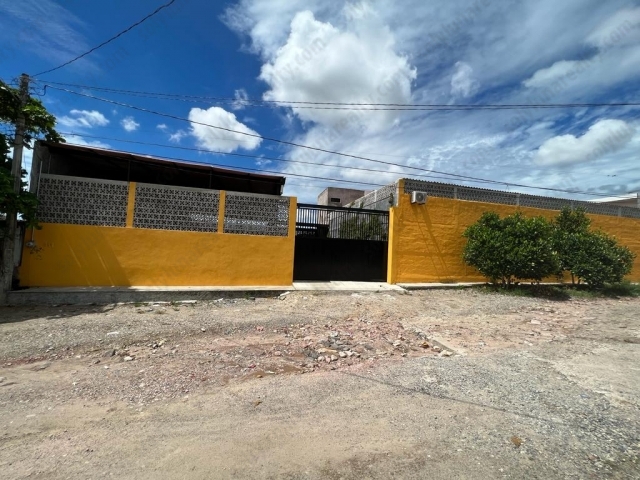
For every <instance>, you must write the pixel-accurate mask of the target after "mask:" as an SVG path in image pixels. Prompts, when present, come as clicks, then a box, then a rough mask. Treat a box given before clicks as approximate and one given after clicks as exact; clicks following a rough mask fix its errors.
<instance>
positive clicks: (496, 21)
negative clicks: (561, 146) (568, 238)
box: [225, 0, 640, 201]
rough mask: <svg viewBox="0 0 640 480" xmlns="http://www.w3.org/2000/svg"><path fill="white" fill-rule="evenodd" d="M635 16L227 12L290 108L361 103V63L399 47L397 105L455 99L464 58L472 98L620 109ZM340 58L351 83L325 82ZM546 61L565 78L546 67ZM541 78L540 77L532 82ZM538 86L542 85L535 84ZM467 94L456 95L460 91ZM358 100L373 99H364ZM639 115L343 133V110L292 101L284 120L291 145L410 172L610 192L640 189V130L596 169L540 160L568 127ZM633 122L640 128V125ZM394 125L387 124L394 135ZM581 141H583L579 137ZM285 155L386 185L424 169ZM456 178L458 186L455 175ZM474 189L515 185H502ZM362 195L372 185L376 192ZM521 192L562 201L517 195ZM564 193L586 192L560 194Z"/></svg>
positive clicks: (544, 11)
mask: <svg viewBox="0 0 640 480" xmlns="http://www.w3.org/2000/svg"><path fill="white" fill-rule="evenodd" d="M630 10H632V9H629V2H628V0H607V1H606V2H603V1H602V0H565V1H562V2H558V1H557V0H522V1H519V2H510V3H509V5H508V8H505V2H504V1H495V2H488V1H486V0H473V1H471V2H469V1H468V0H433V1H431V2H425V1H424V0H403V1H402V2H389V1H388V0H368V1H366V2H362V1H352V2H350V3H348V4H347V6H346V7H345V3H344V2H335V0H237V1H236V2H235V6H234V7H232V8H231V9H230V10H228V11H227V15H226V16H225V22H226V23H227V25H228V26H230V27H231V28H232V29H233V30H235V31H236V32H238V33H239V34H240V36H241V38H242V39H243V40H244V42H245V45H248V46H249V49H250V52H252V53H254V54H255V55H256V56H257V58H258V59H260V60H261V61H262V63H263V73H264V72H265V70H264V69H265V68H267V66H271V67H270V68H274V67H275V68H276V71H274V72H271V73H272V74H273V78H276V77H275V73H280V77H282V78H284V79H285V80H286V81H284V82H281V83H280V85H276V83H277V82H274V81H271V83H267V84H266V85H267V90H268V94H275V93H278V94H280V89H281V90H282V91H283V92H286V94H287V97H286V98H285V97H275V95H274V98H276V99H280V100H302V101H305V100H308V99H309V100H311V101H329V102H334V101H337V102H340V101H342V102H351V101H352V100H351V98H353V97H354V95H345V94H344V91H345V90H347V89H348V88H349V86H350V85H351V83H350V82H352V81H353V79H354V78H356V79H357V78H359V77H358V75H357V73H358V72H355V75H354V74H353V70H354V69H355V68H356V67H357V68H359V69H362V71H363V72H366V75H369V74H370V72H371V71H372V69H373V68H380V69H384V68H386V65H387V64H388V62H387V61H386V60H387V58H388V57H391V58H393V57H392V55H391V54H387V53H388V52H389V51H390V52H391V53H392V54H393V55H395V57H397V58H403V59H405V61H406V65H408V66H409V67H408V68H409V69H411V70H412V71H415V72H416V74H417V75H416V77H415V78H412V79H411V80H410V81H409V82H407V83H408V84H409V88H408V89H407V91H408V94H407V95H400V98H401V101H400V102H397V103H404V102H406V101H407V99H408V100H410V101H411V103H437V104H447V103H450V102H451V101H452V75H453V74H454V72H455V71H456V69H457V68H458V67H455V65H454V64H455V61H456V60H460V59H463V60H465V61H467V62H468V63H469V64H470V66H471V67H472V68H473V76H472V78H473V80H474V81H475V82H477V84H476V87H477V91H475V94H476V95H477V97H478V98H482V99H483V101H486V102H487V103H573V102H580V103H591V102H624V101H629V100H631V99H632V98H633V92H634V89H633V86H634V84H633V82H634V81H635V79H637V78H638V76H639V75H640V41H637V40H636V37H635V34H636V33H635V32H636V30H629V31H627V32H626V33H625V32H622V33H623V37H620V34H618V37H620V38H618V37H616V36H615V32H616V30H618V26H619V25H621V22H622V25H624V18H625V17H627V18H628V17H629V15H628V13H625V12H628V11H630ZM306 11H309V12H312V13H313V17H312V18H309V17H307V23H306V24H305V28H298V29H297V30H296V28H294V27H295V25H293V26H292V23H293V22H294V20H295V19H296V16H298V15H300V14H301V13H304V12H306ZM408 12H410V14H408ZM620 12H622V13H620ZM307 15H308V14H307ZM567 19H571V21H570V22H568V21H567ZM619 19H623V20H619ZM372 26H373V27H372ZM307 27H308V28H307ZM300 30H302V31H304V32H305V33H306V38H304V36H303V35H298V37H296V35H295V34H296V32H299V31H300ZM317 32H320V33H322V34H323V35H326V36H323V37H321V38H322V39H323V40H324V39H325V38H326V39H327V40H328V41H327V42H326V46H325V47H324V48H322V49H318V52H317V54H315V56H313V55H312V57H313V58H310V59H309V61H308V62H307V61H306V60H304V56H303V57H301V58H302V59H303V61H302V62H301V64H300V66H299V68H298V67H297V65H298V64H297V63H296V60H297V58H296V52H298V53H302V54H304V46H308V45H309V44H310V43H311V42H312V41H313V40H314V38H315V37H314V36H313V35H315V34H316V33H317ZM367 33H369V35H367ZM371 36H375V37H376V38H370V37H371ZM299 37H300V38H299ZM384 38H387V39H391V40H392V47H391V48H388V49H386V50H385V48H386V47H385V45H386V44H385V43H384V42H383V39H384ZM334 39H335V41H336V42H337V40H338V39H339V40H340V41H343V42H344V44H345V45H346V46H347V47H349V48H345V49H344V51H341V50H340V49H339V48H335V47H334V45H333V41H334ZM359 44H364V45H363V46H362V50H363V51H364V52H368V51H369V49H371V48H377V50H380V51H381V52H383V53H384V54H383V55H382V56H381V59H380V60H378V58H377V55H376V56H370V55H358V54H354V51H357V50H356V49H355V46H356V45H359ZM320 46H322V45H320ZM376 54H377V51H376ZM307 57H309V53H307ZM286 58H289V59H291V58H293V64H292V65H289V66H287V63H286V62H283V60H285V59H286ZM319 59H322V60H323V61H320V60H319ZM562 62H576V63H570V64H569V65H567V64H565V63H562ZM582 62H583V63H582ZM334 63H335V64H337V65H339V66H340V67H341V68H340V69H338V71H339V72H342V71H344V72H345V74H344V76H342V75H341V76H340V77H339V78H337V79H336V78H335V75H333V76H332V75H329V73H332V72H335V71H336V69H334V66H335V65H334ZM550 67H553V70H555V71H549V72H545V71H544V70H545V69H549V68H550ZM538 71H540V73H539V74H537V75H536V72H538ZM288 72H292V73H293V75H290V77H292V80H291V81H289V79H288V77H287V76H286V73H288ZM267 73H269V72H267ZM336 75H337V74H336ZM545 75H546V78H545ZM280 77H277V78H280ZM342 77H344V78H342ZM532 77H535V80H532V81H531V83H530V85H525V84H524V82H526V81H527V80H530V79H532ZM314 79H315V80H317V83H316V84H314ZM535 83H538V85H539V87H535V88H534V84H535ZM356 84H357V85H358V89H359V91H358V95H355V97H359V96H365V97H366V96H367V95H368V94H369V93H370V91H371V89H370V88H368V84H367V82H356ZM281 85H282V86H281ZM462 85H464V83H462ZM325 86H326V88H325ZM276 87H278V88H276ZM285 87H286V88H285ZM374 91H375V89H374ZM465 91H466V90H465V88H461V89H460V92H461V93H464V92H465ZM471 91H472V92H473V91H474V90H473V89H471ZM362 92H366V93H365V94H362V95H360V94H361V93H362ZM296 97H297V98H296ZM390 97H392V96H391V95H390ZM460 98H461V97H460ZM385 100H386V98H385V97H384V96H381V97H380V99H379V100H378V101H377V102H376V103H396V102H387V101H385ZM633 112H634V111H632V110H628V109H621V108H616V109H606V108H604V109H553V110H541V109H539V110H517V111H473V112H424V111H423V112H402V114H401V115H400V114H398V113H389V112H362V111H360V112H358V111H353V112H346V113H348V114H350V116H348V117H347V123H346V128H341V127H344V124H342V123H341V116H342V115H343V114H344V113H345V112H335V111H324V112H323V111H322V110H315V111H314V110H309V111H306V112H304V111H303V110H302V109H292V108H291V107H288V108H287V109H286V110H285V111H284V112H281V115H280V117H279V118H280V120H281V123H280V124H278V125H277V127H278V128H284V129H286V130H287V133H288V135H286V136H287V138H291V139H293V140H294V141H296V142H298V143H303V144H306V145H311V146H315V147H318V148H324V149H328V150H336V151H342V152H348V153H355V154H358V155H362V156H365V157H370V158H374V159H380V160H384V161H389V162H393V163H397V164H400V165H411V166H418V167H421V168H425V169H435V170H439V171H446V172H451V173H455V174H459V175H471V176H474V177H482V178H487V179H493V180H496V181H500V182H513V183H521V184H522V183H526V184H530V185H535V186H542V187H552V188H566V189H577V190H588V189H600V191H601V192H603V193H609V192H614V191H623V190H630V189H633V188H634V187H635V188H638V185H640V174H639V173H638V169H637V151H640V135H635V136H634V137H633V139H632V140H631V141H630V142H628V143H626V144H624V146H623V147H622V148H620V149H618V150H615V151H613V150H611V147H609V153H605V154H602V155H600V157H599V158H598V159H597V160H594V161H583V162H577V163H565V164H560V165H559V166H557V167H556V166H554V167H551V166H549V165H543V164H538V163H536V161H535V160H536V158H537V154H538V150H539V148H540V146H541V145H542V144H544V143H545V142H546V141H547V140H548V139H550V138H553V137H554V136H558V135H559V132H558V131H557V129H558V125H563V127H564V128H565V129H567V128H569V129H570V132H572V133H573V132H585V131H587V130H588V129H589V127H590V126H593V125H595V124H597V123H598V122H599V121H601V120H607V119H610V118H630V115H631V114H632V113H633ZM323 113H326V114H327V116H323V115H322V114H323ZM387 115H388V116H387ZM299 120H302V122H300V121H299ZM627 122H628V124H629V125H631V126H633V127H634V128H635V129H636V130H640V122H635V123H633V122H631V121H627ZM389 125H390V126H391V128H386V126H389ZM605 125H606V124H605ZM563 133H564V132H563ZM280 136H285V135H280ZM575 136H576V137H577V139H578V140H580V139H581V138H582V136H581V135H578V134H576V135H575ZM284 155H285V156H286V157H287V158H291V159H300V160H304V161H310V162H314V163H317V164H319V165H299V164H288V165H287V166H286V168H285V173H286V172H291V173H299V174H305V175H318V176H325V177H333V178H338V179H345V180H356V181H365V182H370V183H390V182H392V181H394V180H395V179H397V178H398V177H400V176H411V175H412V174H417V173H420V172H419V171H415V170H410V169H402V168H400V167H397V166H391V165H385V164H376V163H372V162H367V161H364V160H357V159H354V158H344V157H337V156H335V155H328V154H323V153H320V152H313V151H309V150H305V149H301V148H295V147H292V148H291V149H289V150H288V151H285V152H284ZM594 158H595V157H594ZM280 166H283V165H280ZM344 166H355V167H366V168H375V169H381V170H385V169H386V170H387V172H388V173H386V172H383V173H377V172H376V173H373V172H365V171H360V172H358V171H353V170H347V169H345V168H344ZM556 170H562V172H560V173H558V172H556ZM601 172H606V175H611V177H608V176H606V177H605V175H601V174H600V173H601ZM423 173H426V172H423ZM434 175H437V174H434ZM613 175H617V176H613ZM438 180H439V181H447V180H444V179H438ZM449 181H453V182H461V181H462V180H461V179H459V178H458V179H455V178H451V179H450V180H449ZM296 182H298V183H306V182H305V181H304V180H301V179H296V180H294V183H296ZM320 183H322V182H320ZM344 186H350V184H346V183H345V184H344ZM477 186H484V187H490V188H507V187H506V186H505V185H504V184H502V185H494V186H491V185H487V184H477ZM362 187H363V188H367V189H368V188H375V186H373V185H371V186H364V185H363V186H362ZM516 190H522V191H525V192H527V193H536V194H547V195H551V194H552V193H551V192H544V191H540V190H534V189H529V190H527V189H524V188H521V187H517V188H516ZM287 193H288V194H297V195H298V196H299V197H300V198H301V201H314V200H315V196H316V195H317V194H318V193H319V192H315V191H311V192H310V191H309V189H308V188H304V189H296V188H288V189H287ZM555 195H565V196H570V197H574V198H575V197H576V195H573V194H569V193H567V194H562V193H560V192H558V193H555ZM578 198H588V197H578Z"/></svg>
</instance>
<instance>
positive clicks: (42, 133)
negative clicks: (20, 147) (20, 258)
mask: <svg viewBox="0 0 640 480" xmlns="http://www.w3.org/2000/svg"><path fill="white" fill-rule="evenodd" d="M23 111H24V114H25V135H24V146H25V147H26V148H31V145H32V143H33V141H34V140H37V139H45V140H48V141H52V142H64V139H63V138H62V137H61V136H60V135H59V134H58V132H56V130H55V124H56V119H55V117H54V116H53V115H51V114H50V113H49V112H47V110H46V109H45V107H44V105H42V102H40V100H38V99H34V98H31V99H29V101H28V103H27V105H26V106H25V108H24V110H23ZM19 112H20V97H19V91H18V90H16V89H15V88H11V87H10V86H8V85H7V84H5V83H4V82H2V81H0V124H1V125H2V127H3V129H4V131H3V132H0V214H6V213H9V212H17V213H19V214H20V215H21V216H22V218H23V219H24V220H25V221H26V222H27V224H28V225H29V226H35V225H36V224H37V220H36V209H37V206H38V200H37V199H36V197H35V195H33V194H31V193H29V192H27V191H26V190H25V186H26V183H25V182H24V181H21V183H22V189H21V192H20V193H19V194H16V193H15V192H14V191H13V177H12V175H11V163H12V159H11V156H10V152H11V149H12V147H13V138H12V136H10V135H8V134H7V133H5V132H6V128H7V127H12V126H13V125H14V124H15V123H16V121H17V119H18V114H19ZM21 173H22V177H23V178H24V176H25V175H26V173H27V172H26V171H25V170H22V172H21Z"/></svg>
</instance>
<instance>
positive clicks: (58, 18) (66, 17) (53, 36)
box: [0, 0, 98, 73]
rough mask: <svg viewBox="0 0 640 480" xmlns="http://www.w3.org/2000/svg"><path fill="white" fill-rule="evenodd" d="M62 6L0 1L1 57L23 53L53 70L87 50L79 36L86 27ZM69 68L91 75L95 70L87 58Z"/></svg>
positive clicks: (38, 0) (49, 1) (35, 0)
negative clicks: (40, 59) (43, 62)
mask: <svg viewBox="0 0 640 480" xmlns="http://www.w3.org/2000/svg"><path fill="white" fill-rule="evenodd" d="M63 5H64V3H63V2H55V1H53V0H22V1H20V2H0V41H2V43H3V54H4V55H5V58H7V57H9V56H19V55H21V54H24V53H25V50H26V51H27V52H30V53H32V54H34V55H37V56H38V57H40V58H42V59H44V60H46V64H44V66H48V67H53V66H54V65H55V64H60V63H62V62H66V61H67V60H69V58H73V57H75V56H77V55H78V54H79V53H80V52H83V51H87V50H88V49H89V48H91V46H92V45H89V44H88V43H87V42H86V40H85V38H84V36H83V35H82V34H81V33H79V32H80V31H83V30H86V29H87V25H86V24H85V23H84V22H83V21H82V20H80V18H79V17H78V16H76V15H74V14H73V13H72V12H71V11H69V10H68V9H66V8H64V6H63ZM42 66H43V65H42V64H41V65H40V67H42ZM70 67H71V68H75V69H76V71H77V70H78V69H79V68H82V69H86V70H88V71H89V72H92V73H93V72H95V71H97V70H98V67H97V66H96V65H95V64H94V63H93V62H92V60H90V59H88V58H82V59H80V60H79V61H77V62H74V64H72V65H70ZM42 69H43V70H44V68H42Z"/></svg>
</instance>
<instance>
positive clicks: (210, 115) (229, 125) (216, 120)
mask: <svg viewBox="0 0 640 480" xmlns="http://www.w3.org/2000/svg"><path fill="white" fill-rule="evenodd" d="M189 120H190V121H191V122H192V123H191V135H193V136H194V137H195V138H196V140H197V144H198V146H200V147H202V148H206V149H210V150H218V151H222V152H225V153H229V152H233V151H234V150H237V149H238V148H244V149H246V150H254V149H256V148H258V146H259V145H260V143H261V142H262V139H261V138H258V137H254V136H250V135H256V136H257V135H258V133H257V132H255V131H254V130H251V129H250V128H249V127H247V126H246V125H244V124H243V123H240V122H239V121H238V120H237V119H236V116H235V115H234V114H233V113H231V112H227V111H226V110H224V109H222V108H220V107H211V108H210V109H208V110H203V109H200V108H192V109H191V112H189ZM194 122H198V123H194ZM200 123H202V124H207V125H215V126H216V127H222V128H225V129H229V130H235V131H237V132H242V133H245V134H248V135H243V134H242V133H235V132H230V131H226V130H220V129H216V128H211V127H207V126H205V125H200Z"/></svg>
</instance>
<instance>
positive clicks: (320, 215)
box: [296, 203, 389, 241]
mask: <svg viewBox="0 0 640 480" xmlns="http://www.w3.org/2000/svg"><path fill="white" fill-rule="evenodd" d="M388 232H389V212H387V211H384V210H362V209H356V208H344V207H329V206H324V205H309V204H302V203H299V204H298V214H297V219H296V236H297V237H315V238H336V239H337V238H340V239H343V240H378V241H387V239H388Z"/></svg>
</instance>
